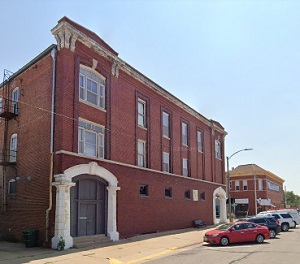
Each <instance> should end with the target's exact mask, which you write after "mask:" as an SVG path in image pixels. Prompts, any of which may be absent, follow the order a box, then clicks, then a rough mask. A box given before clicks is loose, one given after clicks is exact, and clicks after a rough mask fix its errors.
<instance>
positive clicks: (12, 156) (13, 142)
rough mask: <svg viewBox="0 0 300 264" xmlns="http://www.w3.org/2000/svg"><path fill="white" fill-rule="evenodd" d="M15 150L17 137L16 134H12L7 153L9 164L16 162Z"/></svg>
mask: <svg viewBox="0 0 300 264" xmlns="http://www.w3.org/2000/svg"><path fill="white" fill-rule="evenodd" d="M17 149H18V137H17V134H13V135H12V136H11V137H10V153H9V161H10V162H16V160H17Z"/></svg>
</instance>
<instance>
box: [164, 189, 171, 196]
mask: <svg viewBox="0 0 300 264" xmlns="http://www.w3.org/2000/svg"><path fill="white" fill-rule="evenodd" d="M165 198H172V188H171V187H167V188H165Z"/></svg>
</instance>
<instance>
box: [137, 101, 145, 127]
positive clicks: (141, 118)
mask: <svg viewBox="0 0 300 264" xmlns="http://www.w3.org/2000/svg"><path fill="white" fill-rule="evenodd" d="M137 112H138V125H139V126H141V127H144V128H145V127H146V101H144V100H142V99H138V103H137Z"/></svg>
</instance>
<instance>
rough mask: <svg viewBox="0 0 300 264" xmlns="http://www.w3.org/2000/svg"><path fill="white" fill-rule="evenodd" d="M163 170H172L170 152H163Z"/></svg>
mask: <svg viewBox="0 0 300 264" xmlns="http://www.w3.org/2000/svg"><path fill="white" fill-rule="evenodd" d="M162 170H163V171H165V172H170V154H169V152H163V166H162Z"/></svg>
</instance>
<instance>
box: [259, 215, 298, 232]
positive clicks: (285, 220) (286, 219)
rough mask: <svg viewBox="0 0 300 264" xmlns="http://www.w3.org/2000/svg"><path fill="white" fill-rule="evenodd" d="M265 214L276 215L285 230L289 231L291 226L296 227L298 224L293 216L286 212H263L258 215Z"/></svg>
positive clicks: (282, 229)
mask: <svg viewBox="0 0 300 264" xmlns="http://www.w3.org/2000/svg"><path fill="white" fill-rule="evenodd" d="M264 215H268V216H269V215H270V216H274V217H275V219H276V220H277V221H278V222H279V224H280V226H281V231H283V232H287V231H289V229H290V228H294V227H295V226H296V225H295V222H294V220H293V218H292V216H291V215H290V214H288V213H286V212H272V213H267V212H261V213H259V214H258V215H257V217H259V216H264Z"/></svg>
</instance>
